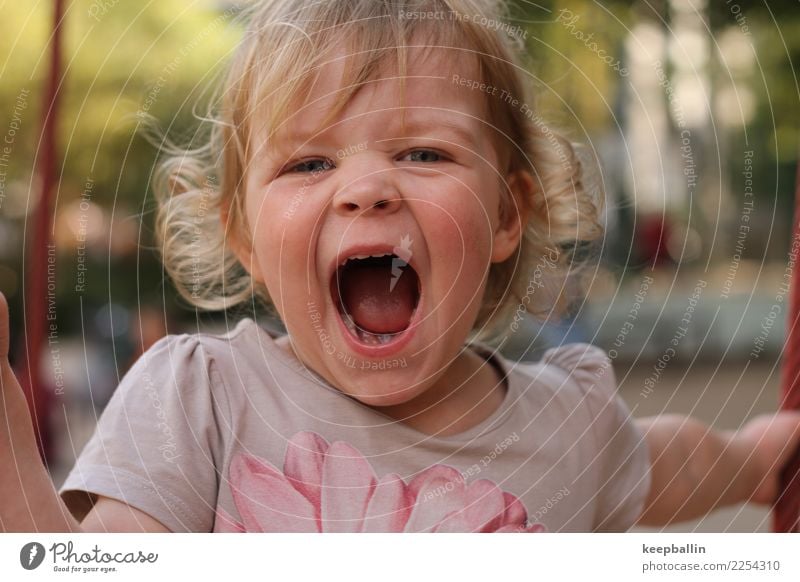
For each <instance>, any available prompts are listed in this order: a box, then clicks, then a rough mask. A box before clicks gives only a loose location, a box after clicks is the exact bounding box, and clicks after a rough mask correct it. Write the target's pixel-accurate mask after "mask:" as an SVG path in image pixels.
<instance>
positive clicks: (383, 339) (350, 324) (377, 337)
mask: <svg viewBox="0 0 800 582" xmlns="http://www.w3.org/2000/svg"><path fill="white" fill-rule="evenodd" d="M342 320H343V321H344V323H345V325H346V326H347V329H349V330H350V331H351V332H352V333H353V335H355V336H356V337H357V338H358V339H360V340H361V341H362V342H363V343H365V344H367V345H371V346H379V345H384V344H388V343H389V342H390V341H392V339H394V334H391V333H370V332H368V331H364V330H363V329H361V328H360V327H358V326H357V325H356V323H355V322H354V321H353V320H352V318H351V317H350V316H349V315H347V314H342Z"/></svg>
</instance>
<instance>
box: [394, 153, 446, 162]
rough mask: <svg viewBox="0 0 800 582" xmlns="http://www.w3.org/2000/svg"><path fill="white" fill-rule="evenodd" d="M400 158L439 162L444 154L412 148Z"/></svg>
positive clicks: (410, 160)
mask: <svg viewBox="0 0 800 582" xmlns="http://www.w3.org/2000/svg"><path fill="white" fill-rule="evenodd" d="M402 159H403V160H406V161H409V162H440V161H442V160H443V159H444V156H443V155H442V154H440V153H439V152H436V151H434V150H414V151H412V152H408V153H407V154H406V155H404V156H403V158H402Z"/></svg>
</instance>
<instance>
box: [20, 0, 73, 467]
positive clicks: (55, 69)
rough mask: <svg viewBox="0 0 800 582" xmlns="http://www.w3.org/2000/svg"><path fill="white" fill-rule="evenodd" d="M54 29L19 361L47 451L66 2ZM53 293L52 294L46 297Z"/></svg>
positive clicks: (59, 3)
mask: <svg viewBox="0 0 800 582" xmlns="http://www.w3.org/2000/svg"><path fill="white" fill-rule="evenodd" d="M53 8H54V10H53V34H52V36H51V38H50V70H49V73H48V76H47V79H46V82H45V87H44V95H43V99H42V133H41V136H40V140H39V143H40V144H41V150H40V151H41V156H40V158H39V166H38V168H36V170H37V173H38V175H39V177H40V179H41V184H42V188H41V195H40V197H39V204H38V206H37V208H36V210H35V214H34V217H33V233H32V238H31V233H30V231H28V232H27V235H28V236H27V238H28V241H27V258H28V264H27V265H26V269H25V271H26V272H25V279H26V281H27V285H24V287H23V290H24V292H23V301H24V305H25V326H24V328H25V352H24V353H25V356H24V358H23V361H22V366H23V372H22V374H20V376H21V378H20V379H21V380H22V382H21V384H22V388H23V390H24V391H25V396H26V397H27V399H28V405H29V406H30V409H31V416H32V417H33V423H34V430H35V432H36V440H37V442H38V444H39V451H40V452H41V453H42V454H43V456H45V458H46V453H47V452H48V451H47V449H48V445H49V439H48V436H49V435H48V430H47V428H48V424H47V419H48V409H49V402H50V393H49V392H48V390H47V386H46V384H45V382H44V378H43V377H42V374H41V366H40V362H41V359H42V353H43V348H44V344H45V341H46V340H47V333H48V319H47V314H48V299H49V297H48V283H51V284H53V285H54V284H55V280H54V278H53V280H52V281H48V279H47V277H48V268H47V266H48V251H49V247H50V246H51V244H52V238H51V233H52V230H53V229H52V221H53V217H52V216H51V205H52V204H51V200H52V198H53V193H54V191H55V189H56V187H57V185H58V184H57V175H56V171H57V168H56V164H57V159H58V154H57V144H56V139H57V136H56V130H57V120H58V95H59V85H60V84H61V32H62V28H63V21H64V1H63V0H54V4H53ZM50 297H52V295H51V296H50Z"/></svg>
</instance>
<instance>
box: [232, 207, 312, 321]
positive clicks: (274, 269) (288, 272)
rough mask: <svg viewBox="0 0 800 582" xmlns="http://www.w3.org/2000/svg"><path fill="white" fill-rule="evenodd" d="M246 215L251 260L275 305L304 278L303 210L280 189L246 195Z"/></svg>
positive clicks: (305, 246)
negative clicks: (253, 258)
mask: <svg viewBox="0 0 800 582" xmlns="http://www.w3.org/2000/svg"><path fill="white" fill-rule="evenodd" d="M290 199H291V198H290ZM247 218H248V221H249V224H250V226H251V229H252V231H253V232H252V234H253V253H254V255H255V260H256V261H258V265H259V268H260V270H261V273H262V274H263V278H264V283H265V285H266V287H267V291H268V292H269V294H270V296H271V297H272V298H273V301H275V303H276V306H278V305H277V304H280V303H282V301H281V299H280V297H281V296H283V297H284V298H285V297H286V296H287V289H295V287H296V286H297V285H299V284H302V283H303V281H305V270H304V269H302V268H300V267H301V265H304V264H305V263H306V261H307V258H308V244H309V236H308V230H307V229H306V226H307V225H306V224H305V223H304V218H305V217H304V213H303V212H302V211H301V209H300V208H292V207H291V206H289V205H288V204H287V203H286V202H285V196H282V194H281V193H279V192H271V193H268V194H265V195H262V196H251V197H250V199H249V200H248V204H247ZM308 228H311V227H310V226H308ZM291 293H292V294H296V291H294V290H293V291H291Z"/></svg>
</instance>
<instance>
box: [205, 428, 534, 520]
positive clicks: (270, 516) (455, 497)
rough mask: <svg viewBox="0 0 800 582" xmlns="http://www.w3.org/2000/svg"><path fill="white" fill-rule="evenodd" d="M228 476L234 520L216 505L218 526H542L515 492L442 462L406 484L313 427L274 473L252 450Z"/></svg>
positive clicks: (291, 444)
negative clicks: (474, 478)
mask: <svg viewBox="0 0 800 582" xmlns="http://www.w3.org/2000/svg"><path fill="white" fill-rule="evenodd" d="M229 480H230V487H231V492H232V494H233V500H234V504H235V506H236V509H237V510H238V511H239V515H240V516H241V522H239V521H237V520H236V519H235V518H234V517H232V516H231V515H229V514H228V513H227V512H226V511H224V510H223V509H221V508H220V509H219V510H218V511H217V521H216V524H215V531H218V532H220V531H221V532H527V533H534V532H542V531H545V528H544V526H543V525H541V524H528V521H527V520H528V512H527V510H526V509H525V506H524V505H523V504H522V502H521V501H520V500H519V499H518V498H517V497H516V496H514V495H512V494H511V493H508V492H504V491H502V490H501V489H500V488H499V487H498V486H497V485H496V484H495V483H493V482H492V481H489V480H488V479H479V480H477V481H474V482H473V483H471V484H467V483H466V482H465V480H464V477H463V476H462V475H461V473H459V472H458V471H457V470H456V469H454V468H452V467H449V466H447V465H433V466H431V467H428V468H427V469H425V470H424V471H422V472H421V473H420V474H418V475H417V476H416V477H414V478H413V479H411V481H410V482H409V483H408V484H406V483H405V482H404V481H403V479H402V478H400V476H398V475H396V474H393V473H390V474H387V475H384V476H383V477H381V478H380V479H379V478H378V477H377V476H376V474H375V471H374V470H373V469H372V466H371V465H370V464H369V462H368V461H367V460H366V459H365V458H364V456H363V455H362V454H361V453H360V452H359V451H358V450H356V449H355V448H353V447H352V446H350V445H349V444H348V443H345V442H342V441H337V442H334V443H333V444H328V442H327V441H326V440H325V439H323V438H322V437H321V436H320V435H318V434H316V433H313V432H299V433H297V434H296V435H294V437H292V439H291V440H290V441H289V445H288V447H287V450H286V456H285V459H284V464H283V471H282V472H281V471H279V470H278V469H276V468H275V467H274V466H273V465H272V464H270V463H269V462H268V461H265V460H264V459H261V458H259V457H256V456H254V455H248V454H244V453H239V454H237V455H235V456H234V458H233V459H232V461H231V465H230V470H229Z"/></svg>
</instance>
